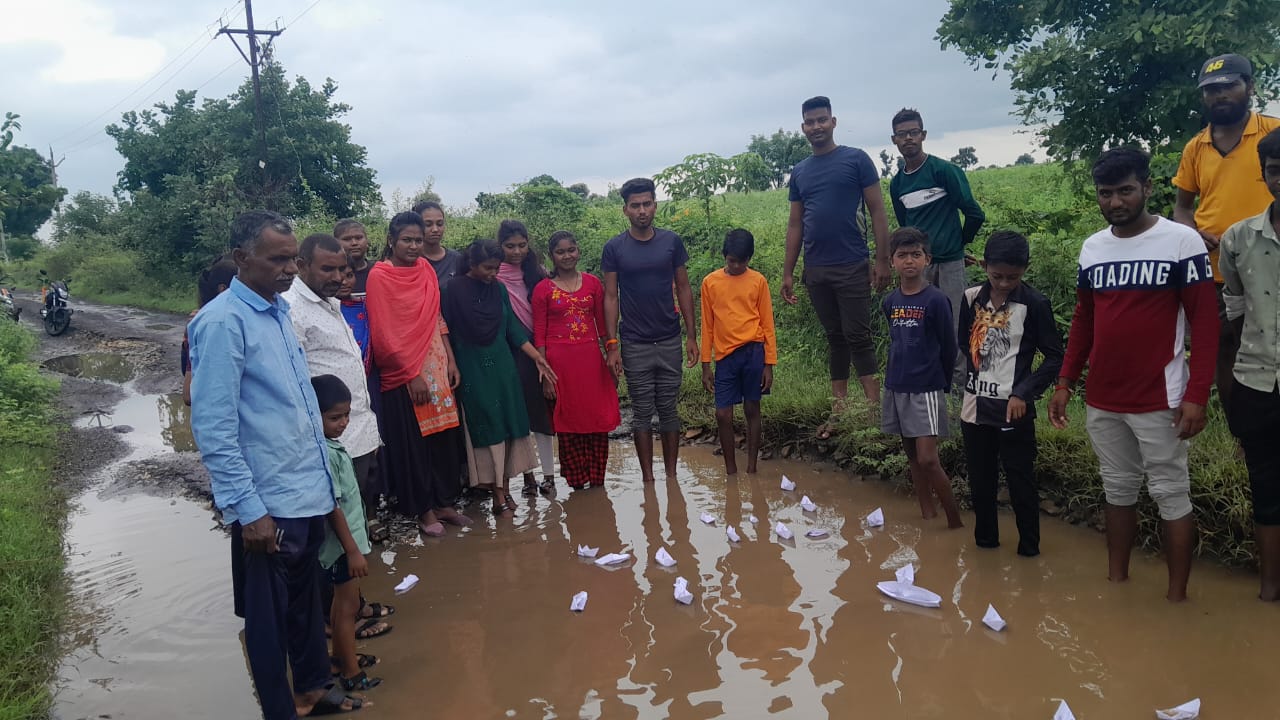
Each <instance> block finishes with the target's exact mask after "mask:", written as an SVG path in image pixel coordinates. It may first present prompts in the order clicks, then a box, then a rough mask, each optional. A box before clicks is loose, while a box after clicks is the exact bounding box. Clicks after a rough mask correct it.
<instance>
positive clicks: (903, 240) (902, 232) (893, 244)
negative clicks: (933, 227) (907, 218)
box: [889, 225, 929, 257]
mask: <svg viewBox="0 0 1280 720" xmlns="http://www.w3.org/2000/svg"><path fill="white" fill-rule="evenodd" d="M916 245H919V246H920V249H921V250H923V251H925V252H926V253H928V252H929V233H927V232H925V231H923V230H921V229H920V228H918V227H912V226H910V225H908V226H907V227H900V228H898V229H897V230H894V231H893V232H892V233H889V256H890V257H893V255H894V254H896V253H897V252H898V250H900V249H902V248H904V247H914V246H916Z"/></svg>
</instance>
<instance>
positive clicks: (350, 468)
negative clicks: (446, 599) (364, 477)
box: [311, 375, 382, 706]
mask: <svg viewBox="0 0 1280 720" xmlns="http://www.w3.org/2000/svg"><path fill="white" fill-rule="evenodd" d="M311 386H312V387H313V388H315V391H316V400H317V401H318V403H319V405H320V418H321V420H322V421H323V424H324V436H325V442H326V443H328V445H329V474H330V475H332V476H333V496H334V500H335V501H336V503H335V506H334V509H333V512H331V513H329V516H328V521H329V523H328V531H327V532H326V533H325V538H324V543H323V544H322V545H321V546H320V567H322V568H324V569H325V571H326V572H328V574H329V580H330V581H331V582H332V583H333V605H332V606H331V607H330V610H329V623H330V625H331V626H332V628H333V657H334V659H335V660H336V661H337V662H336V665H337V667H338V670H339V675H338V680H340V681H341V682H342V687H343V689H344V690H346V691H348V692H350V691H352V690H368V689H370V688H373V687H377V685H378V684H380V683H381V682H382V679H381V678H370V677H369V676H368V675H366V674H365V672H364V671H363V670H361V669H360V658H359V657H358V656H357V654H356V615H358V614H359V612H360V582H359V580H358V578H362V577H367V576H368V575H369V561H368V560H366V559H365V557H364V556H365V555H366V554H367V553H368V552H369V533H368V529H367V527H366V525H365V517H364V502H363V501H362V500H361V499H360V485H359V483H357V482H356V471H355V466H354V465H353V464H352V462H351V456H350V455H348V454H347V451H346V449H345V448H343V447H342V443H339V442H338V440H337V438H338V437H339V436H341V435H342V432H343V431H344V430H346V429H347V422H348V420H349V418H350V415H351V390H349V389H348V388H347V386H346V385H345V384H344V383H343V382H342V381H341V380H339V379H338V378H337V377H334V376H333V375H318V376H316V377H313V378H311ZM364 704H365V705H366V706H368V705H371V703H368V702H365V703H364Z"/></svg>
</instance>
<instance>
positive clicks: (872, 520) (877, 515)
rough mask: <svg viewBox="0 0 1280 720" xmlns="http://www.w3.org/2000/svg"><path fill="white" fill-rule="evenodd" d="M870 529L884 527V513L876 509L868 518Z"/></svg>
mask: <svg viewBox="0 0 1280 720" xmlns="http://www.w3.org/2000/svg"><path fill="white" fill-rule="evenodd" d="M866 523H867V526H868V527H882V526H883V525H884V511H883V510H881V509H880V508H876V509H875V510H872V511H871V514H870V515H868V516H867V517H866Z"/></svg>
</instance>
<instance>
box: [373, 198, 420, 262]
mask: <svg viewBox="0 0 1280 720" xmlns="http://www.w3.org/2000/svg"><path fill="white" fill-rule="evenodd" d="M410 226H413V227H416V228H418V229H419V230H421V231H422V232H423V234H424V235H425V234H426V232H427V224H426V223H425V222H423V221H422V215H420V214H418V213H416V212H413V211H409V210H406V211H405V212H400V213H396V216H395V217H393V218H391V222H390V223H388V224H387V248H386V249H385V250H383V251H382V259H384V260H389V259H391V256H392V254H393V251H392V248H393V247H395V244H396V238H398V237H400V233H402V232H404V229H405V228H407V227H410Z"/></svg>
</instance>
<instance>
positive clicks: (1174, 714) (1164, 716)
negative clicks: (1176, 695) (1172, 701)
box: [1156, 698, 1200, 720]
mask: <svg viewBox="0 0 1280 720" xmlns="http://www.w3.org/2000/svg"><path fill="white" fill-rule="evenodd" d="M1156 717H1157V718H1158V719H1159V720H1197V718H1199V717H1200V698H1196V699H1194V700H1190V701H1188V702H1184V703H1182V704H1181V705H1179V706H1177V707H1171V708H1169V709H1168V710H1157V711H1156Z"/></svg>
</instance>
